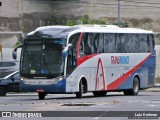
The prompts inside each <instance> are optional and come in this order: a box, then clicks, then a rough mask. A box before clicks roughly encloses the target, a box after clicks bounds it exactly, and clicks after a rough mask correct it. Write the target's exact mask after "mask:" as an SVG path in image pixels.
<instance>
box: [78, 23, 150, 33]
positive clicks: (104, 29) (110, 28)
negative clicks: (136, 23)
mask: <svg viewBox="0 0 160 120" xmlns="http://www.w3.org/2000/svg"><path fill="white" fill-rule="evenodd" d="M77 27H78V26H77ZM78 31H82V32H97V33H99V32H100V33H144V34H145V33H146V34H148V33H153V32H152V31H149V30H143V29H139V28H121V27H118V26H116V25H93V26H79V30H78Z"/></svg>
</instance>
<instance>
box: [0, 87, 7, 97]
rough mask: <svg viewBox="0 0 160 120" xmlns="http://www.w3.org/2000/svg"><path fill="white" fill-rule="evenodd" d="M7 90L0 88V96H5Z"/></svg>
mask: <svg viewBox="0 0 160 120" xmlns="http://www.w3.org/2000/svg"><path fill="white" fill-rule="evenodd" d="M6 94H7V89H6V88H5V87H0V96H6Z"/></svg>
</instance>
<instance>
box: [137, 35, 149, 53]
mask: <svg viewBox="0 0 160 120" xmlns="http://www.w3.org/2000/svg"><path fill="white" fill-rule="evenodd" d="M147 38H148V37H147V34H139V52H140V53H146V52H149V41H148V39H147Z"/></svg>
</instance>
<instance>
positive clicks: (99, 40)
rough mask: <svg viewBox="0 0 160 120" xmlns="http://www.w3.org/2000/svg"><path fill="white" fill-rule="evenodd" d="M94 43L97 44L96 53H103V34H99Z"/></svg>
mask: <svg viewBox="0 0 160 120" xmlns="http://www.w3.org/2000/svg"><path fill="white" fill-rule="evenodd" d="M95 43H97V53H104V34H103V33H100V34H98V35H97V38H96V39H95Z"/></svg>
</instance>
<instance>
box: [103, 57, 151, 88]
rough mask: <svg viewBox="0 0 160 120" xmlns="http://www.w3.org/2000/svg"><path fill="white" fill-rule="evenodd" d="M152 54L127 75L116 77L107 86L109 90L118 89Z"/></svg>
mask: <svg viewBox="0 0 160 120" xmlns="http://www.w3.org/2000/svg"><path fill="white" fill-rule="evenodd" d="M150 56H151V54H150V55H149V56H148V57H147V58H145V59H144V60H143V61H142V62H140V63H139V64H138V65H136V66H135V67H134V68H133V69H131V70H130V71H128V72H127V73H126V74H125V75H123V76H121V77H120V78H118V79H116V80H115V81H114V82H112V83H111V84H109V85H108V86H106V87H107V88H108V90H116V89H117V88H118V87H119V86H120V85H121V84H122V83H123V82H124V81H125V80H127V79H128V78H129V77H130V75H132V74H133V73H134V72H136V71H137V70H138V69H139V68H140V67H141V66H142V65H143V64H144V63H145V62H146V61H147V59H148V58H149V57H150Z"/></svg>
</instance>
